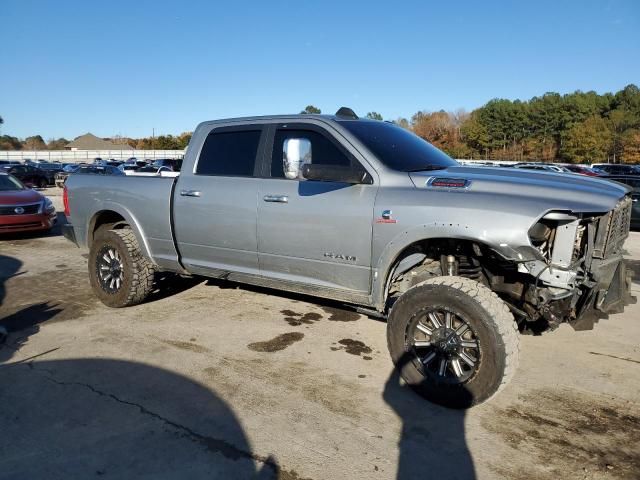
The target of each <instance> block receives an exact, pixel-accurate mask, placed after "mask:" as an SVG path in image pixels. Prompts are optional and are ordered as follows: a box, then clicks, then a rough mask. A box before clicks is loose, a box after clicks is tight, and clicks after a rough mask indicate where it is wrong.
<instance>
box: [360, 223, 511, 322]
mask: <svg viewBox="0 0 640 480" xmlns="http://www.w3.org/2000/svg"><path fill="white" fill-rule="evenodd" d="M467 232H468V233H467ZM471 232H472V230H471V229H470V228H469V227H467V226H464V225H458V224H454V225H449V224H446V225H440V224H422V225H418V226H415V227H412V228H409V229H407V230H404V231H402V232H400V233H399V234H397V235H396V236H395V237H393V239H392V240H391V241H390V242H388V243H387V244H386V245H385V247H384V249H383V250H382V253H381V254H380V256H379V257H378V259H377V263H376V266H375V268H374V271H373V272H374V274H373V276H372V279H373V283H372V286H371V299H372V303H373V306H374V307H375V308H376V309H377V310H379V311H382V310H384V306H385V303H386V298H385V292H386V289H387V283H388V277H389V275H390V273H391V269H392V268H393V266H394V265H395V264H396V262H397V260H398V257H399V256H400V254H401V253H402V252H403V251H404V250H405V249H406V248H407V247H409V246H410V245H412V244H414V243H417V242H421V241H428V240H432V239H436V238H438V239H441V238H446V239H453V240H467V241H470V242H475V243H478V244H480V245H484V246H486V247H488V248H490V249H491V250H493V251H495V252H496V253H498V254H499V255H501V256H505V253H507V252H505V249H504V248H500V247H499V246H496V245H491V244H490V243H488V242H487V240H486V239H484V240H483V239H479V238H477V237H474V236H473V235H471ZM509 257H511V255H508V256H506V258H509Z"/></svg>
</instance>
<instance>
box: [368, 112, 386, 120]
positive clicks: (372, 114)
mask: <svg viewBox="0 0 640 480" xmlns="http://www.w3.org/2000/svg"><path fill="white" fill-rule="evenodd" d="M366 117H367V118H369V119H371V120H382V115H380V114H379V113H378V112H369V113H367V115H366Z"/></svg>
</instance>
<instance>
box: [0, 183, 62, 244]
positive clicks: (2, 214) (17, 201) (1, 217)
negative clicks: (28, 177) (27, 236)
mask: <svg viewBox="0 0 640 480" xmlns="http://www.w3.org/2000/svg"><path fill="white" fill-rule="evenodd" d="M56 218H57V217H56V209H55V207H54V206H53V204H52V203H51V200H49V199H48V198H47V197H45V196H44V195H41V194H40V193H38V192H36V191H35V190H31V189H30V188H27V187H25V186H24V184H23V183H22V182H20V180H18V179H17V178H15V177H14V176H12V175H9V174H7V173H1V172H0V234H2V233H9V232H35V231H41V230H50V229H51V227H53V226H54V225H55V223H56Z"/></svg>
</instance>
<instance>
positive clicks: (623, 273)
mask: <svg viewBox="0 0 640 480" xmlns="http://www.w3.org/2000/svg"><path fill="white" fill-rule="evenodd" d="M601 270H602V271H603V272H606V273H605V274H604V275H603V276H602V277H601V278H600V281H599V282H598V283H597V284H596V285H595V286H594V287H593V288H591V289H590V290H588V291H587V292H585V293H584V294H583V295H582V297H581V299H580V301H579V302H578V305H577V306H578V308H577V311H576V318H575V320H573V321H571V322H570V323H571V325H572V326H573V328H574V329H576V330H591V329H593V327H594V325H595V323H596V322H597V321H598V320H600V319H606V318H608V317H609V314H611V313H622V312H623V311H624V307H626V306H627V305H630V304H634V303H636V302H637V299H636V297H634V296H633V295H631V283H632V280H633V272H632V271H631V270H630V269H628V268H627V265H626V264H625V261H624V260H618V261H617V262H616V263H613V264H611V263H609V262H607V263H606V264H603V265H602V266H601ZM611 272H612V273H611ZM605 279H606V280H605Z"/></svg>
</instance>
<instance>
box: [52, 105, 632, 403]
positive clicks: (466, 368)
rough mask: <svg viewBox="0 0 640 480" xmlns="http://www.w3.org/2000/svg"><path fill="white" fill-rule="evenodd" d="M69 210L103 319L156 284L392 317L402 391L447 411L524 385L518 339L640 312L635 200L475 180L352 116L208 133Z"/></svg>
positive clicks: (69, 192)
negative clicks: (185, 284) (408, 388)
mask: <svg viewBox="0 0 640 480" xmlns="http://www.w3.org/2000/svg"><path fill="white" fill-rule="evenodd" d="M64 202H65V213H66V215H67V217H68V220H69V222H70V223H69V224H68V225H66V226H65V227H64V234H65V236H66V237H67V238H68V239H70V240H72V241H73V242H74V243H76V244H77V245H78V246H80V247H87V248H89V250H90V254H89V276H90V280H91V286H92V287H93V290H94V291H95V294H96V295H97V296H98V297H99V298H100V300H101V301H102V302H103V303H104V304H106V305H108V306H110V307H125V306H129V305H135V304H137V303H140V302H142V301H144V299H145V297H146V296H147V295H148V294H149V292H150V291H151V290H152V288H153V282H154V274H155V273H156V272H176V273H178V274H183V275H184V274H188V275H203V276H207V277H214V278H222V279H227V280H230V281H235V282H243V283H248V284H253V285H261V286H267V287H270V288H276V289H281V290H286V291H291V292H298V293H304V294H309V295H313V296H318V297H324V298H330V299H334V300H337V301H340V302H343V303H345V304H350V305H351V306H353V307H354V308H356V309H358V310H359V311H360V312H364V313H368V314H369V315H372V316H376V315H377V316H380V317H385V318H386V319H387V325H388V326H387V338H388V346H389V351H390V354H391V357H392V359H393V361H394V363H395V364H396V366H397V368H398V369H399V371H400V373H401V375H402V376H403V378H404V379H405V380H406V382H407V383H408V384H410V385H412V386H413V387H414V388H415V389H416V390H417V391H418V392H419V393H420V394H422V395H423V396H424V397H426V398H427V399H429V400H431V401H434V402H437V403H440V404H443V405H446V406H449V407H456V408H464V407H469V406H471V405H474V404H477V403H480V402H482V401H485V400H487V399H488V398H490V397H491V396H492V395H494V394H495V393H496V392H497V391H498V390H499V389H500V388H501V387H502V386H503V385H505V384H506V383H507V382H508V381H509V380H510V378H511V377H512V376H513V375H514V373H515V370H516V365H517V363H518V351H519V347H518V342H519V333H520V332H533V333H541V332H543V331H545V330H549V329H553V328H554V327H556V326H557V325H558V324H560V323H561V322H569V323H570V324H571V325H573V326H574V327H575V328H576V329H577V330H581V329H589V328H593V325H594V322H596V321H597V320H598V319H601V318H604V317H606V316H607V314H608V313H615V312H621V311H622V309H623V308H624V306H625V305H627V304H628V303H630V302H631V301H633V300H634V299H633V297H631V296H630V294H629V291H630V290H629V288H630V278H629V274H628V273H627V270H626V268H625V263H624V261H623V249H622V248H623V244H624V241H625V239H626V238H627V236H628V232H629V221H630V211H631V206H632V204H631V202H632V200H631V197H630V196H629V192H628V189H627V188H625V187H624V186H621V185H619V184H615V183H612V182H608V181H604V180H597V179H592V178H587V177H583V176H580V175H574V174H557V173H547V172H535V171H524V170H518V169H511V168H472V167H463V166H460V165H459V164H458V163H457V162H455V161H454V160H452V159H451V158H449V157H448V156H447V155H445V154H444V153H442V152H441V151H439V150H438V149H436V148H435V147H433V146H432V145H431V144H429V143H428V142H426V141H424V140H422V139H420V138H419V137H417V136H416V135H414V134H413V133H411V132H409V131H407V130H405V129H402V128H400V127H398V126H396V125H394V124H391V123H387V122H381V121H374V120H364V119H359V118H358V117H357V116H356V115H355V114H354V113H353V112H352V111H351V110H349V109H345V108H343V109H341V110H339V111H338V113H337V114H336V115H334V116H320V115H286V116H268V117H255V118H241V119H231V120H218V121H211V122H204V123H201V124H200V125H198V127H197V129H196V131H195V133H194V135H193V138H192V140H191V143H190V144H189V148H188V150H187V153H186V156H185V158H184V163H183V167H182V171H181V173H180V175H179V176H178V177H173V178H169V177H167V178H165V177H146V178H140V177H129V176H127V177H125V176H111V177H110V176H106V177H105V176H95V175H71V176H70V177H69V180H68V181H67V183H66V185H65V190H64Z"/></svg>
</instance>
